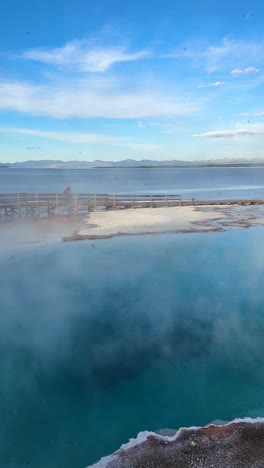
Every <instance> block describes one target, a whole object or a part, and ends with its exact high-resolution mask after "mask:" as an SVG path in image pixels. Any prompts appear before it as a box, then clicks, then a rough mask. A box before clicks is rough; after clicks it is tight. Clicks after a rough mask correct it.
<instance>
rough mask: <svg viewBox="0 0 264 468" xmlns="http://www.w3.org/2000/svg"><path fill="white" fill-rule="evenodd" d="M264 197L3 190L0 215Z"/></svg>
mask: <svg viewBox="0 0 264 468" xmlns="http://www.w3.org/2000/svg"><path fill="white" fill-rule="evenodd" d="M263 203H264V200H263V199H261V200H195V199H194V198H192V199H184V198H182V197H181V195H176V194H169V195H163V194H155V195H149V194H135V195H133V194H102V193H101V194H91V193H74V194H71V195H64V194H57V193H35V194H34V193H15V194H0V216H4V217H9V216H47V215H51V214H53V215H54V214H73V213H79V212H80V213H83V212H87V211H88V212H89V211H95V210H99V209H106V210H114V209H121V208H147V207H150V208H156V207H170V206H190V205H195V206H206V205H233V204H263Z"/></svg>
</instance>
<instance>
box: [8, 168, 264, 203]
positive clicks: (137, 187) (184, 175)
mask: <svg viewBox="0 0 264 468" xmlns="http://www.w3.org/2000/svg"><path fill="white" fill-rule="evenodd" d="M68 184H70V186H71V189H72V192H79V193H135V194H136V193H167V194H170V193H176V194H180V195H182V196H183V197H187V198H193V197H194V198H198V199H199V198H200V199H205V198H207V199H208V198H212V199H221V198H263V196H264V168H263V167H259V168H186V169H185V168H183V169H181V168H169V169H167V168H163V169H162V168H159V169H82V170H77V169H76V170H72V169H71V170H61V169H6V168H4V169H0V193H17V192H20V193H21V192H24V193H25V192H34V193H35V192H55V193H61V192H63V190H64V188H65V186H66V185H68Z"/></svg>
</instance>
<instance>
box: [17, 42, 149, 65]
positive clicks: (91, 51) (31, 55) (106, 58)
mask: <svg viewBox="0 0 264 468" xmlns="http://www.w3.org/2000/svg"><path fill="white" fill-rule="evenodd" d="M148 55H149V52H148V51H147V50H141V51H137V52H127V50H126V49H125V48H124V47H98V46H94V45H91V43H90V42H88V41H73V42H68V43H66V44H65V45H64V46H63V47H58V48H55V49H31V50H27V51H26V52H24V54H23V55H22V58H25V59H29V60H35V61H37V62H43V63H46V64H49V65H54V66H56V67H63V68H67V69H70V70H72V71H77V72H104V71H106V70H108V69H109V68H110V67H111V66H112V65H114V64H116V63H121V62H131V61H135V60H140V59H143V58H145V57H147V56H148Z"/></svg>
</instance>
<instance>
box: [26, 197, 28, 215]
mask: <svg viewBox="0 0 264 468" xmlns="http://www.w3.org/2000/svg"><path fill="white" fill-rule="evenodd" d="M26 215H27V216H28V195H27V194H26Z"/></svg>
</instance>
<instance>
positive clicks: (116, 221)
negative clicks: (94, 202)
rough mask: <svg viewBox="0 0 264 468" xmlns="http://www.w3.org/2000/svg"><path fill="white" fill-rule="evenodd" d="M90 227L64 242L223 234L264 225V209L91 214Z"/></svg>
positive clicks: (181, 208)
mask: <svg viewBox="0 0 264 468" xmlns="http://www.w3.org/2000/svg"><path fill="white" fill-rule="evenodd" d="M84 221H85V223H86V225H87V227H86V228H85V229H79V230H77V231H76V232H75V233H74V234H73V235H72V236H68V237H64V238H63V241H64V242H70V241H80V240H100V239H110V238H114V237H120V236H135V235H150V234H188V233H191V234H193V233H203V232H223V231H226V230H227V229H228V228H235V227H236V228H244V229H246V228H250V227H252V226H257V225H264V207H259V206H256V207H252V206H232V207H230V206H228V205H226V206H221V207H219V206H217V205H214V206H210V207H197V206H196V207H191V206H188V207H169V208H165V207H164V208H138V209H126V210H116V211H102V212H100V211H97V212H91V213H90V214H89V215H88V217H86V218H85V220H84Z"/></svg>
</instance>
